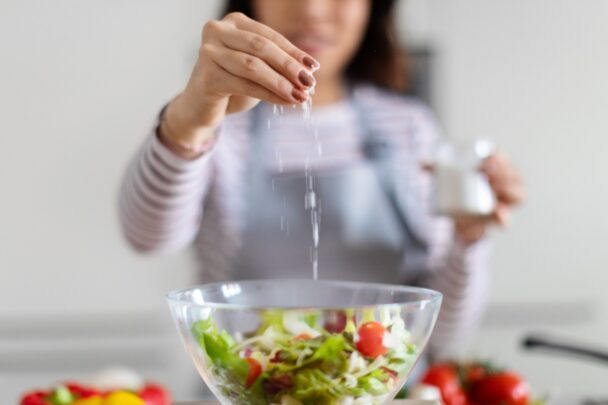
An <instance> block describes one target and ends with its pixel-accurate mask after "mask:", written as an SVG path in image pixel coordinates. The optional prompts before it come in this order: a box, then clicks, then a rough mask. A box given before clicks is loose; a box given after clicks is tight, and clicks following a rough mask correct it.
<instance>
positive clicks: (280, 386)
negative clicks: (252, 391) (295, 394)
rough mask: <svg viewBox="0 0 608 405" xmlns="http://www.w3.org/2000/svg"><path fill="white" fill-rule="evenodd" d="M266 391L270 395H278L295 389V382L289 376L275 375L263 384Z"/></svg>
mask: <svg viewBox="0 0 608 405" xmlns="http://www.w3.org/2000/svg"><path fill="white" fill-rule="evenodd" d="M262 386H263V387H264V391H265V392H266V393H268V394H270V395H276V394H278V393H279V392H281V391H286V390H289V389H291V388H293V380H292V379H291V376H289V375H287V374H281V375H275V376H274V377H272V378H271V379H269V380H266V381H264V382H263V383H262Z"/></svg>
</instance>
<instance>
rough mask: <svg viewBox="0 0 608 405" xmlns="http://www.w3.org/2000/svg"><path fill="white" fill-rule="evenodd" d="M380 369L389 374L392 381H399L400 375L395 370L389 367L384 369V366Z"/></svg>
mask: <svg viewBox="0 0 608 405" xmlns="http://www.w3.org/2000/svg"><path fill="white" fill-rule="evenodd" d="M380 369H381V370H383V371H384V372H385V373H386V374H388V375H389V377H390V378H391V379H393V380H395V381H396V380H397V379H399V374H398V373H397V372H396V371H395V370H392V369H390V368H388V367H384V366H382V367H380Z"/></svg>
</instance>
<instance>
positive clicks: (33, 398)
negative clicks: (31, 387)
mask: <svg viewBox="0 0 608 405" xmlns="http://www.w3.org/2000/svg"><path fill="white" fill-rule="evenodd" d="M48 395H49V393H48V392H45V391H34V392H29V393H27V394H25V395H24V396H23V398H21V402H20V405H47V404H49V403H50V402H47V401H45V398H46V397H47V396H48Z"/></svg>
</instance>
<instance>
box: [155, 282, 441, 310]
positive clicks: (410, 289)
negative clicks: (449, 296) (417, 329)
mask: <svg viewBox="0 0 608 405" xmlns="http://www.w3.org/2000/svg"><path fill="white" fill-rule="evenodd" d="M285 282H290V283H293V282H296V283H319V284H325V285H341V286H346V287H362V286H368V287H373V288H379V289H387V290H394V291H397V292H405V293H415V294H420V295H426V296H427V298H421V299H418V300H411V301H407V302H401V303H399V302H392V303H382V304H355V305H352V304H351V305H343V306H335V305H331V306H330V305H309V306H302V305H298V306H296V305H248V304H241V303H225V302H214V301H207V302H204V303H196V302H192V301H190V300H186V299H183V298H180V295H182V294H184V293H186V292H188V291H193V290H197V289H203V290H212V289H217V288H221V287H222V286H224V285H228V284H239V285H243V284H245V285H255V284H269V283H285ZM165 298H166V300H167V301H168V303H169V304H171V305H173V304H180V305H188V306H195V307H206V308H212V309H233V310H264V309H282V310H297V309H302V310H304V309H309V310H342V309H364V308H383V307H392V308H394V307H395V306H398V307H407V306H420V305H421V304H422V305H428V304H431V303H441V301H442V300H443V294H442V293H440V292H439V291H436V290H432V289H430V288H424V287H416V286H407V285H401V284H383V283H368V282H361V281H341V280H312V279H290V278H279V279H270V280H269V279H260V280H230V281H221V282H215V283H205V284H197V285H193V286H190V287H186V288H178V289H174V290H171V291H170V292H168V293H167V294H166V296H165Z"/></svg>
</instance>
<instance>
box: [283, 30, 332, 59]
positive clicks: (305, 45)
mask: <svg viewBox="0 0 608 405" xmlns="http://www.w3.org/2000/svg"><path fill="white" fill-rule="evenodd" d="M291 42H292V43H293V44H294V45H295V46H297V47H298V48H300V49H301V50H303V51H304V52H306V53H308V54H310V55H313V56H315V55H318V54H319V53H321V52H322V51H323V50H325V49H326V48H328V47H329V46H331V45H332V41H330V40H329V39H327V38H324V37H322V36H319V35H299V36H295V37H293V38H292V40H291Z"/></svg>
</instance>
